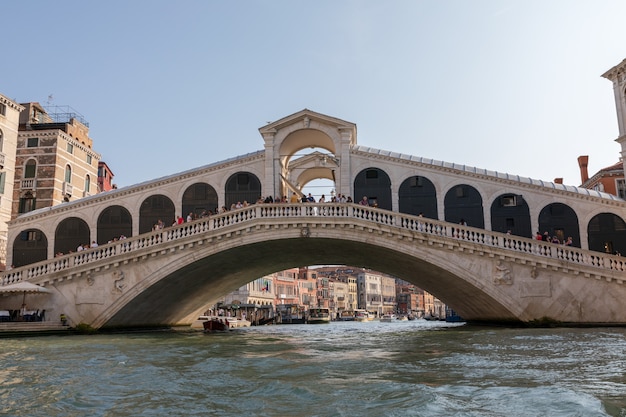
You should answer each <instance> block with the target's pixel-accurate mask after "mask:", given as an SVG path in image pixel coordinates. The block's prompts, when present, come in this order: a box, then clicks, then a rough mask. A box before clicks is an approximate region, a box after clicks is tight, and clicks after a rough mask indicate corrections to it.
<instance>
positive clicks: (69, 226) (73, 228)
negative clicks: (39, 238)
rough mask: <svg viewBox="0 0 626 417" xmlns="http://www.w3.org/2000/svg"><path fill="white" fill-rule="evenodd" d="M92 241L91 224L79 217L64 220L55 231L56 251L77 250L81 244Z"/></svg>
mask: <svg viewBox="0 0 626 417" xmlns="http://www.w3.org/2000/svg"><path fill="white" fill-rule="evenodd" d="M90 243H91V236H90V231H89V225H88V224H87V222H86V221H84V220H83V219H80V218H78V217H68V218H66V219H64V220H62V221H61V222H60V223H59V225H58V226H57V229H56V231H55V232H54V253H70V252H76V248H78V247H79V246H81V245H85V244H87V245H88V244H90Z"/></svg>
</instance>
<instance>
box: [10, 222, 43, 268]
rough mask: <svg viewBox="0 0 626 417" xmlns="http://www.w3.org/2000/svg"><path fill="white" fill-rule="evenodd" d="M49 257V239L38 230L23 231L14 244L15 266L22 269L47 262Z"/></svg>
mask: <svg viewBox="0 0 626 417" xmlns="http://www.w3.org/2000/svg"><path fill="white" fill-rule="evenodd" d="M47 256H48V239H47V238H46V235H45V234H44V233H43V232H42V231H41V230H38V229H27V230H23V231H22V232H21V233H20V234H19V235H18V236H17V237H16V238H15V241H14V242H13V258H12V259H13V266H15V267H20V266H24V265H29V264H32V263H35V262H40V261H45V260H46V258H47Z"/></svg>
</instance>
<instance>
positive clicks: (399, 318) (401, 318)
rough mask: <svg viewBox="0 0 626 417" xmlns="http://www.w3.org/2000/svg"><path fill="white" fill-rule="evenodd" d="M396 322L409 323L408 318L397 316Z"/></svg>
mask: <svg viewBox="0 0 626 417" xmlns="http://www.w3.org/2000/svg"><path fill="white" fill-rule="evenodd" d="M397 320H398V321H409V318H408V317H407V316H399V317H398V318H397Z"/></svg>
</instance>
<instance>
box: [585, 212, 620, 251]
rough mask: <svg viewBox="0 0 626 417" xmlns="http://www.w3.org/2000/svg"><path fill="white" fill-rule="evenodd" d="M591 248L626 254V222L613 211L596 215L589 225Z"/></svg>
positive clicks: (588, 233)
mask: <svg viewBox="0 0 626 417" xmlns="http://www.w3.org/2000/svg"><path fill="white" fill-rule="evenodd" d="M587 236H588V239H589V249H590V250H595V251H598V252H605V253H619V254H622V255H626V223H625V222H624V220H623V219H622V218H620V217H618V216H616V215H615V214H613V213H600V214H597V215H596V216H594V217H593V218H592V219H591V221H589V225H588V226H587Z"/></svg>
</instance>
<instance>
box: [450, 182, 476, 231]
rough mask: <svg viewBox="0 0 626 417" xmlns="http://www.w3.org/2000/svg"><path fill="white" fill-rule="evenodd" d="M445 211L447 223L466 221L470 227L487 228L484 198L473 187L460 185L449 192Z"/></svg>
mask: <svg viewBox="0 0 626 417" xmlns="http://www.w3.org/2000/svg"><path fill="white" fill-rule="evenodd" d="M444 210H445V219H446V221H447V222H451V223H460V222H462V221H464V222H465V223H466V224H467V225H468V226H472V227H478V228H481V229H484V228H485V214H484V211H483V198H482V197H481V195H480V192H478V190H477V189H476V188H474V187H472V186H471V185H468V184H459V185H455V186H454V187H452V188H451V189H450V190H448V192H447V193H446V196H445V199H444Z"/></svg>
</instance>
